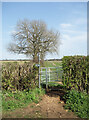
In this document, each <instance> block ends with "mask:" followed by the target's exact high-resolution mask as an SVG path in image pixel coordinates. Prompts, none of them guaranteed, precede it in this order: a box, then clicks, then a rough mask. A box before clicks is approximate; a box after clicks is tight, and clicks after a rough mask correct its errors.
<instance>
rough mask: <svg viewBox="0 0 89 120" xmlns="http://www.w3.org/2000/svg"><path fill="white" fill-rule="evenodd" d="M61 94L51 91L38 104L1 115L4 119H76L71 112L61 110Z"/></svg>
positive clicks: (62, 103)
mask: <svg viewBox="0 0 89 120" xmlns="http://www.w3.org/2000/svg"><path fill="white" fill-rule="evenodd" d="M62 94H63V93H62V92H61V91H60V92H59V91H58V92H56V91H52V92H48V93H47V94H45V95H44V96H43V98H42V100H41V101H40V102H39V103H38V104H35V103H32V104H30V105H28V106H27V107H25V108H21V109H17V110H15V111H13V112H9V113H7V114H3V117H4V118H6V117H7V118H8V117H9V118H77V116H76V115H74V113H73V112H68V110H65V109H64V108H63V106H64V101H63V100H61V96H62Z"/></svg>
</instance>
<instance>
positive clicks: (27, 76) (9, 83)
mask: <svg viewBox="0 0 89 120" xmlns="http://www.w3.org/2000/svg"><path fill="white" fill-rule="evenodd" d="M37 74H38V68H37V67H36V66H35V65H31V63H30V62H25V63H20V64H19V63H18V62H12V63H11V62H6V63H3V65H2V89H5V90H10V91H16V90H27V91H29V89H33V88H35V87H37V86H38V76H37Z"/></svg>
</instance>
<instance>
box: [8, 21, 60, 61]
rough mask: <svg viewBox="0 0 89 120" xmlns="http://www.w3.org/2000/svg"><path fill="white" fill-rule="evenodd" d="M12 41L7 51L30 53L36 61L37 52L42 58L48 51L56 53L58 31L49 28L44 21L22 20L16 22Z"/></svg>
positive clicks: (58, 38)
mask: <svg viewBox="0 0 89 120" xmlns="http://www.w3.org/2000/svg"><path fill="white" fill-rule="evenodd" d="M12 38H13V42H12V43H10V44H9V47H8V49H9V51H12V52H14V53H18V54H25V55H30V56H32V57H33V61H37V59H38V54H40V58H41V59H44V57H45V55H46V54H47V53H48V52H49V53H57V52H58V47H59V45H60V33H59V32H57V31H53V30H49V29H48V28H47V25H46V23H45V22H44V21H41V20H33V21H29V20H23V21H19V22H17V25H16V29H15V32H14V34H12Z"/></svg>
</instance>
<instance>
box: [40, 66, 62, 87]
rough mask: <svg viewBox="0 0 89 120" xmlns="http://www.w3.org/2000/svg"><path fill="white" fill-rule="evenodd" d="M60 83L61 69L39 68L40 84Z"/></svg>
mask: <svg viewBox="0 0 89 120" xmlns="http://www.w3.org/2000/svg"><path fill="white" fill-rule="evenodd" d="M60 81H62V67H61V66H60V67H40V84H43V83H44V84H46V88H47V85H48V84H49V83H51V82H55V83H56V82H60Z"/></svg>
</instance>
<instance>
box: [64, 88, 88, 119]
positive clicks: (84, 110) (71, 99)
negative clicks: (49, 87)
mask: <svg viewBox="0 0 89 120" xmlns="http://www.w3.org/2000/svg"><path fill="white" fill-rule="evenodd" d="M64 99H65V100H66V104H65V106H64V107H65V109H69V110H72V111H73V112H75V113H76V114H77V115H78V117H80V118H89V95H88V94H87V93H84V92H78V91H76V90H70V91H67V93H66V95H65V96H64Z"/></svg>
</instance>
